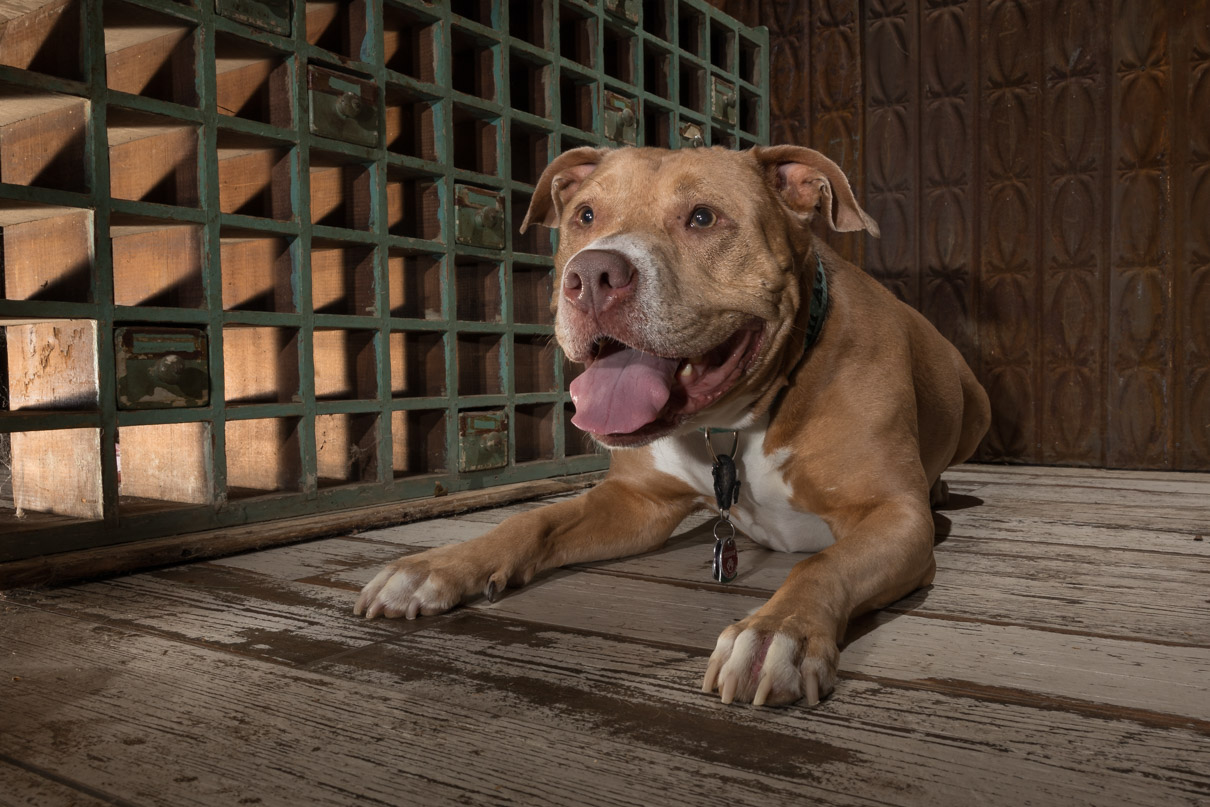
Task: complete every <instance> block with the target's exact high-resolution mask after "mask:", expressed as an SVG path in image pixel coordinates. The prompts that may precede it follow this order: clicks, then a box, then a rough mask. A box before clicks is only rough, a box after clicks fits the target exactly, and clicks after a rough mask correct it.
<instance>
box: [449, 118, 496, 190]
mask: <svg viewBox="0 0 1210 807" xmlns="http://www.w3.org/2000/svg"><path fill="white" fill-rule="evenodd" d="M496 125H497V120H496V119H495V118H494V117H492V116H491V115H490V114H489V113H487V112H484V111H482V110H479V109H475V108H473V107H468V106H463V105H461V104H455V105H454V120H453V141H454V143H453V145H454V167H455V168H461V169H462V170H464V171H477V172H478V173H480V174H491V175H493V176H494V175H496V173H497V172H498V166H497V164H496V163H497V160H496V136H497V135H496Z"/></svg>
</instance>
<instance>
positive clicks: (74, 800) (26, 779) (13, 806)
mask: <svg viewBox="0 0 1210 807" xmlns="http://www.w3.org/2000/svg"><path fill="white" fill-rule="evenodd" d="M0 725H2V722H0ZM114 804H120V802H118V801H116V800H114V799H110V798H105V797H99V796H97V795H94V794H92V793H86V792H83V791H81V790H79V789H78V788H75V787H72V786H71V785H70V784H66V783H64V782H62V781H58V780H57V779H56V778H52V777H49V776H44V775H41V774H39V773H36V772H34V771H31V770H29V769H28V768H27V767H25V766H21V765H16V764H14V763H13V762H11V761H9V760H6V759H3V758H0V807H102V806H104V807H113V805H114Z"/></svg>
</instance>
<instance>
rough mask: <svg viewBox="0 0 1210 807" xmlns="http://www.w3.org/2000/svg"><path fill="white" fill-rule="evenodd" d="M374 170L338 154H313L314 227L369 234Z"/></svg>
mask: <svg viewBox="0 0 1210 807" xmlns="http://www.w3.org/2000/svg"><path fill="white" fill-rule="evenodd" d="M370 168H371V166H368V165H365V164H363V163H359V162H353V161H351V160H349V159H348V158H345V157H341V156H340V155H338V154H326V153H324V152H319V151H312V152H311V170H310V175H309V180H310V181H309V185H310V190H311V223H312V224H319V225H322V226H324V227H342V228H345V229H349V230H370V229H372V228H373V221H372V220H371V209H372V208H371V202H370V177H371V171H370Z"/></svg>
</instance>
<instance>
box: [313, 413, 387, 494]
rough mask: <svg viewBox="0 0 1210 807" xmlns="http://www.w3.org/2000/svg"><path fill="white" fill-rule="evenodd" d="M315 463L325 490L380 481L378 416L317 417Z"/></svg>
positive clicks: (337, 415)
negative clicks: (357, 483)
mask: <svg viewBox="0 0 1210 807" xmlns="http://www.w3.org/2000/svg"><path fill="white" fill-rule="evenodd" d="M315 464H316V470H317V472H318V482H319V487H321V488H326V487H331V486H333V485H345V484H349V483H351V482H373V481H375V480H377V478H378V415H375V414H333V415H317V416H316V417H315Z"/></svg>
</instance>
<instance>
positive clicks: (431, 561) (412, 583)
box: [353, 550, 473, 619]
mask: <svg viewBox="0 0 1210 807" xmlns="http://www.w3.org/2000/svg"><path fill="white" fill-rule="evenodd" d="M472 576H473V572H472V571H471V570H470V569H469V568H467V565H466V564H460V563H456V562H454V563H451V562H448V560H446V559H445V558H443V557H441V553H440V551H432V550H430V551H428V552H422V553H420V554H419V555H412V556H409V557H406V558H400V559H399V560H397V561H395V562H394V563H392V564H390V565H389V566H387V567H386V568H385V569H383V570H382V571H381V572H379V573H378V575H377V576H376V577H375V578H374V579H373V580H371V581H370V582H369V583H366V585H365V588H363V589H362V590H361V595H360V596H359V597H358V598H357V604H356V605H354V606H353V613H355V614H358V615H361V614H365V615H366V617H368V618H369V619H373V618H374V617H376V616H378V615H380V614H381V615H382V616H386V617H398V616H402V617H406V618H407V619H415V618H416V616H417V615H423V616H434V615H436V614H441V613H444V612H446V611H448V610H449V609H451V608H453V607H454V606H455V605H457V604H458V603H459V602H461V601H462V598H463V597H464V596H466V595H467V594H468V593H469V592H470V589H469V588H468V586H470V585H472V584H473V581H472V580H471V578H472Z"/></svg>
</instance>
